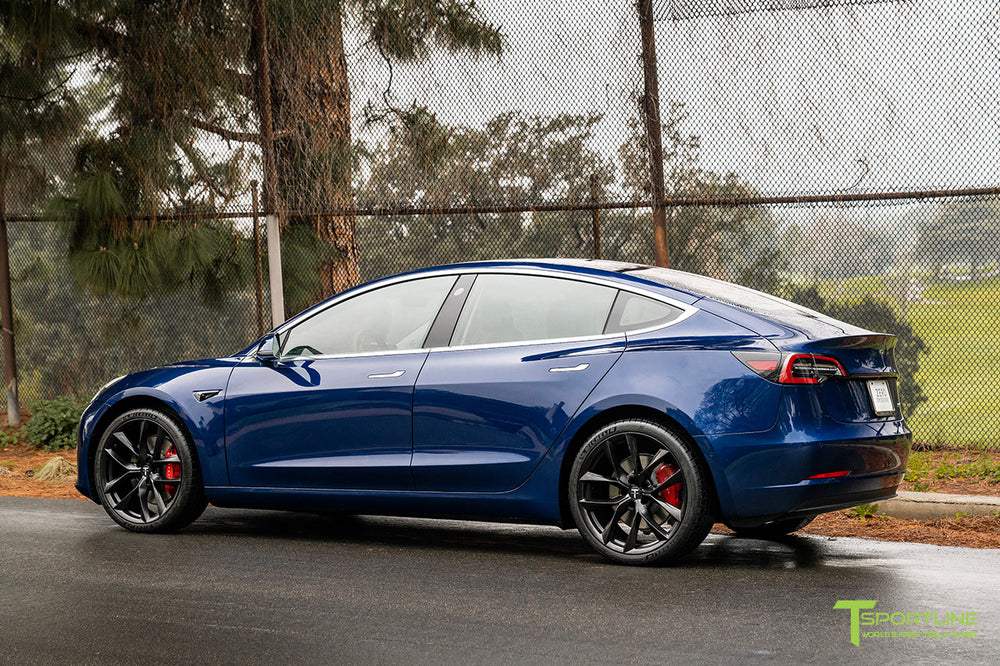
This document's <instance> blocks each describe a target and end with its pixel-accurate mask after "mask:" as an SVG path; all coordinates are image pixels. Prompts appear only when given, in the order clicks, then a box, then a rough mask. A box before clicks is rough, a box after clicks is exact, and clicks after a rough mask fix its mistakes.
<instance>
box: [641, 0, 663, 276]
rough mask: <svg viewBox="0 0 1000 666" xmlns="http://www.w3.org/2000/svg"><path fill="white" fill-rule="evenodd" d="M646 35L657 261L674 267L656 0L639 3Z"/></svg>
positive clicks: (645, 110)
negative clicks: (662, 129)
mask: <svg viewBox="0 0 1000 666" xmlns="http://www.w3.org/2000/svg"><path fill="white" fill-rule="evenodd" d="M638 9H639V25H640V32H641V34H642V74H643V79H644V80H645V86H644V92H643V96H642V115H643V119H644V120H645V123H646V144H647V147H648V148H649V185H650V189H651V190H652V198H653V202H652V203H653V258H654V261H655V262H656V265H657V266H664V267H667V266H670V249H669V247H668V245H667V210H666V207H665V206H664V203H663V201H664V198H665V196H664V190H665V189H666V188H665V186H664V184H663V139H662V137H661V136H660V84H659V81H658V80H657V73H656V38H655V37H654V35H653V0H638Z"/></svg>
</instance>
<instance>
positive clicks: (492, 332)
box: [451, 274, 618, 345]
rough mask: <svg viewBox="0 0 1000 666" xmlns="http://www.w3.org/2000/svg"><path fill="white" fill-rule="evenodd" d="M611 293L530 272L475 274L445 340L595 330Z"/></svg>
mask: <svg viewBox="0 0 1000 666" xmlns="http://www.w3.org/2000/svg"><path fill="white" fill-rule="evenodd" d="M617 292H618V290H617V289H614V288H612V287H605V286H602V285H599V284H591V283H588V282H577V281H576V280H564V279H560V278H549V277H540V276H536V275H497V274H483V275H479V276H478V277H477V278H476V282H475V284H474V285H473V286H472V291H471V292H469V298H468V300H467V301H466V302H465V307H463V308H462V314H461V315H460V316H459V318H458V323H457V325H456V326H455V332H454V333H453V334H452V337H451V344H452V345H481V344H497V343H503V342H523V341H528V340H551V339H557V338H576V337H585V336H592V335H601V334H602V333H603V332H604V325H605V323H606V322H607V320H608V314H609V313H610V312H611V306H612V304H613V303H614V301H615V295H616V294H617Z"/></svg>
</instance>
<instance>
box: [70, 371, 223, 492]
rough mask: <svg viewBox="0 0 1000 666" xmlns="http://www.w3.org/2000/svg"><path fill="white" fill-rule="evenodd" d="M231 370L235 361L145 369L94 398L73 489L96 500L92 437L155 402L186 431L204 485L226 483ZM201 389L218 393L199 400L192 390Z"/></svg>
mask: <svg viewBox="0 0 1000 666" xmlns="http://www.w3.org/2000/svg"><path fill="white" fill-rule="evenodd" d="M234 366H235V363H234V364H232V365H230V364H224V365H215V366H209V367H191V366H187V367H183V366H167V367H164V368H157V369H155V370H147V371H144V372H141V373H136V374H134V375H129V376H128V377H126V378H124V379H122V380H121V381H120V382H118V383H117V384H115V385H114V386H112V387H111V388H110V389H108V390H107V391H105V392H104V393H102V394H100V395H98V396H96V398H95V400H94V401H93V402H91V404H90V405H88V407H87V409H86V410H84V412H83V416H82V417H81V419H80V431H79V442H78V445H79V446H78V448H77V463H78V470H79V471H78V480H77V484H76V487H77V489H78V490H79V491H80V492H81V493H83V494H84V495H86V496H87V497H90V498H91V499H94V498H95V497H94V492H93V489H92V488H91V487H90V478H91V469H90V467H91V461H92V455H91V452H92V450H93V447H95V446H97V443H98V441H97V439H96V438H95V434H97V433H98V432H99V431H101V430H102V429H103V428H104V426H105V425H106V424H107V423H108V422H109V421H110V420H111V419H112V418H114V417H115V416H116V415H117V414H119V413H121V412H122V411H124V410H127V409H131V408H132V407H139V406H143V405H146V406H150V407H153V406H155V405H156V404H157V403H159V404H160V405H164V406H166V407H167V408H169V409H170V410H172V411H173V412H174V413H176V414H177V416H178V417H180V419H181V421H182V423H183V425H184V426H185V427H186V428H187V430H188V432H189V433H190V435H191V439H192V441H193V443H194V446H195V452H196V454H197V456H198V461H199V464H200V466H201V473H202V478H203V480H204V482H205V485H206V486H220V485H228V484H229V471H228V468H227V465H226V448H225V430H224V423H223V416H224V411H223V405H224V401H225V392H226V387H227V386H228V383H229V376H230V374H231V373H232V369H233V367H234ZM204 390H218V391H219V393H218V394H216V395H214V396H212V397H210V398H207V399H206V400H203V401H199V400H198V399H197V398H195V396H194V392H195V391H204Z"/></svg>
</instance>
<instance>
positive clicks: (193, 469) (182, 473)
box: [94, 409, 207, 532]
mask: <svg viewBox="0 0 1000 666" xmlns="http://www.w3.org/2000/svg"><path fill="white" fill-rule="evenodd" d="M94 456H95V457H94V491H95V492H96V493H97V497H98V499H100V501H101V505H102V506H103V507H104V510H105V511H107V513H108V515H109V516H111V518H112V519H113V520H114V521H115V522H116V523H118V524H119V525H121V526H122V527H124V528H125V529H128V530H131V531H133V532H172V531H175V530H179V529H181V528H182V527H186V526H187V525H190V524H191V523H192V522H193V521H194V520H195V519H197V518H198V516H200V515H201V513H202V512H203V511H204V510H205V506H206V505H207V502H206V500H205V487H204V485H203V483H202V480H201V469H200V467H199V465H198V456H197V454H196V452H195V449H194V445H193V444H192V443H191V438H190V436H189V435H188V433H187V430H186V429H185V428H184V427H183V426H182V425H180V424H179V423H177V422H176V420H175V419H174V418H172V417H170V416H169V415H167V414H165V413H163V412H161V411H159V410H156V409H133V410H130V411H127V412H125V413H124V414H122V415H121V416H119V417H118V418H116V419H115V420H114V421H112V422H111V424H110V425H109V426H108V427H107V429H106V430H105V431H104V434H103V435H102V436H101V441H100V443H99V444H98V446H97V450H96V452H95V454H94Z"/></svg>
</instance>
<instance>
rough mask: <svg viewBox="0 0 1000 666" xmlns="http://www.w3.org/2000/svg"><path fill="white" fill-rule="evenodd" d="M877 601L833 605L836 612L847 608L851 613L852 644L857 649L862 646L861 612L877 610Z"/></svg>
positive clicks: (842, 601) (846, 602)
mask: <svg viewBox="0 0 1000 666" xmlns="http://www.w3.org/2000/svg"><path fill="white" fill-rule="evenodd" d="M876 603H878V602H876V601H857V600H850V601H844V600H841V601H838V602H837V603H835V604H834V605H833V607H834V609H836V610H843V609H845V608H847V609H850V611H851V642H852V643H854V645H855V646H856V647H860V646H861V611H862V610H871V609H872V608H875V604H876Z"/></svg>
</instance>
